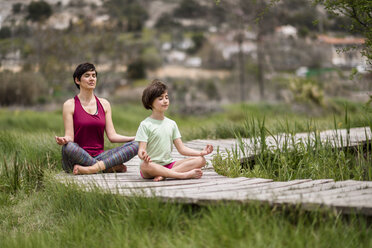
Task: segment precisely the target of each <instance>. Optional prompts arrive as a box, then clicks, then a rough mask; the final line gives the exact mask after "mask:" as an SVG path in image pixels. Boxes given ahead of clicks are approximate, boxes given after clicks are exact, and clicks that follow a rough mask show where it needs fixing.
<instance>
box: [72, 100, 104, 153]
mask: <svg viewBox="0 0 372 248" xmlns="http://www.w3.org/2000/svg"><path fill="white" fill-rule="evenodd" d="M94 97H95V98H96V101H97V113H96V114H94V115H91V114H89V113H87V112H86V111H85V110H84V109H83V107H82V106H81V103H80V100H79V98H78V96H75V98H74V99H75V110H74V116H73V118H74V142H76V143H77V144H78V145H79V146H80V147H81V148H83V149H84V150H85V151H87V152H88V153H89V154H90V155H91V156H92V157H95V156H97V155H99V154H100V153H102V152H103V148H104V141H105V140H104V133H105V126H106V119H105V110H104V109H103V107H102V105H101V103H100V101H99V100H98V98H97V97H96V96H94Z"/></svg>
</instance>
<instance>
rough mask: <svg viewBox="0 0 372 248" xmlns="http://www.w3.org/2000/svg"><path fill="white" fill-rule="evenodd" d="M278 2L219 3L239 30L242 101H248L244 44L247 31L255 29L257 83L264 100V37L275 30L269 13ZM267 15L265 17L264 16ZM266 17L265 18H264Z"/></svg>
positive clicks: (272, 16) (273, 18)
mask: <svg viewBox="0 0 372 248" xmlns="http://www.w3.org/2000/svg"><path fill="white" fill-rule="evenodd" d="M277 1H278V0H270V1H265V0H253V1H246V0H230V1H226V0H225V1H219V4H221V7H222V8H224V9H225V10H226V12H227V13H228V15H229V16H228V18H227V19H228V20H229V22H230V25H231V26H232V27H233V28H234V29H236V30H237V34H236V36H235V41H236V42H237V43H238V48H239V51H238V56H237V58H238V61H237V64H238V71H239V85H240V89H239V91H240V100H241V101H245V100H246V93H247V90H246V88H247V87H246V83H247V82H246V75H245V74H246V71H245V56H244V52H243V44H244V41H245V31H246V30H247V29H248V28H249V29H255V31H256V33H257V37H256V45H257V68H258V71H257V81H258V86H259V91H260V97H261V99H264V92H265V78H264V69H265V68H264V49H263V37H264V35H266V34H268V33H270V32H272V31H273V30H274V24H275V21H276V20H275V15H274V14H272V13H270V14H268V12H269V11H270V6H271V5H273V3H275V2H277ZM264 15H265V16H264ZM263 16H264V17H263Z"/></svg>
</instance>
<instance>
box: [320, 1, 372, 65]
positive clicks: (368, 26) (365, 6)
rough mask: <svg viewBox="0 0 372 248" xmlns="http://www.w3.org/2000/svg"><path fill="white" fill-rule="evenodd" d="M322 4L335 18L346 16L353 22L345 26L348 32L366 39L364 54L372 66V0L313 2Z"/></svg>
mask: <svg viewBox="0 0 372 248" xmlns="http://www.w3.org/2000/svg"><path fill="white" fill-rule="evenodd" d="M313 1H314V3H316V4H321V5H323V6H324V7H325V9H326V10H327V11H328V12H329V13H330V14H332V15H333V16H336V17H337V16H346V17H348V18H350V19H351V20H352V22H351V23H350V24H349V25H347V26H345V28H347V29H348V30H351V31H358V32H361V33H362V34H363V36H364V37H365V38H366V42H365V46H364V49H363V50H362V54H363V55H364V56H366V57H367V59H368V62H369V63H370V64H372V1H371V0H337V1H335V0H333V1H331V0H313Z"/></svg>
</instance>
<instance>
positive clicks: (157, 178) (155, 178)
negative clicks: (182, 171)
mask: <svg viewBox="0 0 372 248" xmlns="http://www.w3.org/2000/svg"><path fill="white" fill-rule="evenodd" d="M163 180H165V178H164V177H162V176H157V177H154V181H155V182H159V181H163Z"/></svg>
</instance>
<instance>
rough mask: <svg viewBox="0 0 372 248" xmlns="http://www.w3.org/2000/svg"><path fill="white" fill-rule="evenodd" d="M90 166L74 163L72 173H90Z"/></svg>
mask: <svg viewBox="0 0 372 248" xmlns="http://www.w3.org/2000/svg"><path fill="white" fill-rule="evenodd" d="M90 167H92V166H81V165H78V164H76V165H74V170H73V171H72V173H74V175H81V174H91V173H92V172H90Z"/></svg>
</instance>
